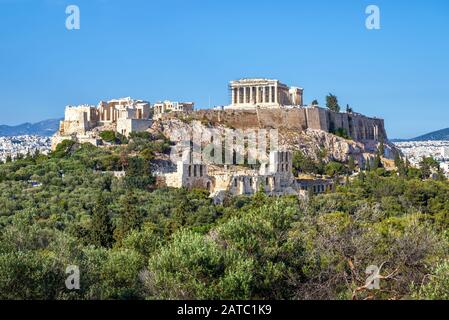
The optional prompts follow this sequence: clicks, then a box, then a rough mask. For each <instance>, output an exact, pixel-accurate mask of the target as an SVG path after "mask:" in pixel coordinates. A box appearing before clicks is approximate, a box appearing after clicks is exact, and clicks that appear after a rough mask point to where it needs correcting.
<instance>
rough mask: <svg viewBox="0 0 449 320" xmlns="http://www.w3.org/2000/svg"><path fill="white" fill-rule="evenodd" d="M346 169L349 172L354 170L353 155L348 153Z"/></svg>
mask: <svg viewBox="0 0 449 320" xmlns="http://www.w3.org/2000/svg"><path fill="white" fill-rule="evenodd" d="M348 171H349V173H353V172H354V171H355V160H354V156H352V155H350V156H349V158H348Z"/></svg>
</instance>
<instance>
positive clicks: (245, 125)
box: [161, 108, 388, 141]
mask: <svg viewBox="0 0 449 320" xmlns="http://www.w3.org/2000/svg"><path fill="white" fill-rule="evenodd" d="M170 119H180V120H183V121H192V120H199V121H201V122H203V123H208V124H210V125H224V126H227V127H230V128H234V129H257V128H260V129H278V128H283V129H289V130H299V131H304V130H306V129H308V128H309V129H314V130H323V131H325V132H333V131H334V130H337V129H339V128H343V129H345V131H346V133H347V134H348V135H350V136H351V137H352V138H353V139H354V140H356V141H361V140H376V137H377V140H380V139H384V140H385V141H387V140H388V139H387V134H386V131H385V128H384V121H383V120H382V119H377V118H368V117H366V116H364V115H361V114H356V113H349V114H348V113H336V112H333V111H330V110H327V109H323V108H291V109H255V110H198V111H193V112H186V113H178V112H172V113H168V114H164V115H162V117H161V120H170ZM376 133H377V135H376Z"/></svg>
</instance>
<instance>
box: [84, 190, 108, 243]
mask: <svg viewBox="0 0 449 320" xmlns="http://www.w3.org/2000/svg"><path fill="white" fill-rule="evenodd" d="M91 219H92V220H91V225H90V230H89V238H90V243H91V244H93V245H95V246H97V247H106V248H110V247H112V243H113V226H112V222H111V218H110V217H109V212H108V207H107V204H106V201H105V199H104V197H103V195H102V194H101V193H100V195H99V197H98V199H97V203H96V204H95V207H94V208H93V210H92V218H91Z"/></svg>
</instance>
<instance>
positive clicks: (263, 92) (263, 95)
mask: <svg viewBox="0 0 449 320" xmlns="http://www.w3.org/2000/svg"><path fill="white" fill-rule="evenodd" d="M229 88H230V90H231V95H232V99H231V105H230V106H228V107H226V109H254V108H256V107H261V108H280V107H282V106H302V103H303V91H304V90H303V89H302V88H298V87H288V86H287V85H285V84H283V83H281V82H280V81H279V80H272V79H241V80H236V81H231V82H230V84H229Z"/></svg>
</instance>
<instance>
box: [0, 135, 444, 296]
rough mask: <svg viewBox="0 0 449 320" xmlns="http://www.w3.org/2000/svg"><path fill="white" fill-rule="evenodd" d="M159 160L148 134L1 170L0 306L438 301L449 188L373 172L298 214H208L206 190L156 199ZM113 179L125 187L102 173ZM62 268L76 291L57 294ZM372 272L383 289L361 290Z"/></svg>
mask: <svg viewBox="0 0 449 320" xmlns="http://www.w3.org/2000/svg"><path fill="white" fill-rule="evenodd" d="M168 147H169V143H168V141H166V140H165V139H164V138H163V137H154V136H151V135H148V134H139V135H135V136H132V137H131V139H130V141H129V144H128V145H127V146H118V147H114V148H107V149H99V148H94V147H92V146H90V145H77V144H74V143H70V142H64V143H63V144H61V145H60V146H59V147H58V149H57V150H56V151H55V152H54V153H53V154H52V155H51V156H50V157H45V156H41V155H37V156H33V157H31V156H29V157H26V158H25V159H22V160H19V161H16V162H10V163H6V164H3V165H0V204H1V206H0V274H1V277H0V298H2V299H32V298H33V299H164V298H169V299H195V298H197V299H204V298H213V299H234V298H241V299H352V298H357V299H364V298H377V299H394V298H422V299H435V298H444V299H446V298H448V295H447V290H448V288H449V285H448V283H449V280H448V279H449V268H448V263H449V249H448V248H449V237H448V236H449V233H448V228H449V183H448V182H446V181H437V180H425V181H423V180H421V176H422V173H423V172H422V171H421V170H418V172H417V174H415V173H414V171H413V170H411V169H407V170H404V172H403V173H404V174H400V175H396V174H394V173H388V172H386V171H385V170H384V169H376V170H372V171H370V172H365V173H363V174H360V175H359V177H358V178H355V179H354V180H353V181H351V182H350V183H349V184H348V185H346V186H344V187H340V188H339V189H338V190H337V192H336V193H333V194H323V195H319V196H315V197H312V198H311V199H310V200H309V201H307V202H306V201H300V200H298V199H297V198H295V197H279V198H270V197H267V196H265V195H264V194H262V193H258V194H256V195H255V196H254V197H236V198H234V199H231V200H228V201H227V202H226V204H225V205H224V206H216V205H214V204H213V203H212V201H211V199H210V198H209V197H208V194H207V193H206V192H205V191H201V190H194V191H187V190H184V189H179V190H173V189H156V190H155V189H154V186H153V185H152V183H153V178H152V176H151V172H150V166H149V165H148V164H149V161H151V160H152V159H153V157H154V155H155V154H156V153H159V152H166V151H167V148H168ZM131 154H132V155H131ZM295 161H296V162H297V166H298V168H299V166H304V167H307V166H308V165H310V167H311V168H313V169H311V170H315V169H316V168H317V167H320V170H323V172H324V171H325V172H328V173H329V174H342V173H344V172H345V170H346V169H347V167H349V165H348V166H345V165H343V164H337V163H330V164H328V165H324V164H323V165H322V164H318V165H317V164H316V163H312V161H310V162H309V163H308V162H307V161H309V160H308V159H307V158H306V157H304V156H302V155H300V156H298V157H297V158H296V159H295ZM312 164H313V165H312ZM426 165H428V166H430V167H431V166H432V165H433V164H432V163H431V162H430V161H427V162H426ZM428 166H424V168H423V169H424V170H427V167H428ZM122 169H124V170H127V174H128V177H129V179H128V178H127V179H121V180H120V179H116V178H113V176H112V175H111V174H109V173H107V171H113V170H122ZM414 170H415V169H414ZM425 174H427V173H426V172H425ZM29 180H33V181H37V182H40V183H42V186H38V187H32V185H31V184H30V183H29V182H28V181H29ZM69 265H77V266H79V268H80V272H81V289H80V290H79V291H69V290H67V289H66V288H65V284H64V281H65V279H66V277H67V275H66V274H65V269H66V267H67V266H69ZM370 265H377V266H379V267H380V266H382V268H381V274H382V275H383V276H385V277H387V279H383V280H381V283H380V286H381V289H382V290H378V291H368V290H365V289H364V288H363V286H364V284H365V280H366V277H367V276H366V274H365V270H366V268H367V267H368V266H370ZM388 276H389V277H388Z"/></svg>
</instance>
